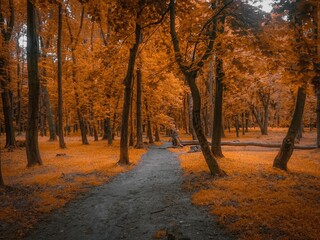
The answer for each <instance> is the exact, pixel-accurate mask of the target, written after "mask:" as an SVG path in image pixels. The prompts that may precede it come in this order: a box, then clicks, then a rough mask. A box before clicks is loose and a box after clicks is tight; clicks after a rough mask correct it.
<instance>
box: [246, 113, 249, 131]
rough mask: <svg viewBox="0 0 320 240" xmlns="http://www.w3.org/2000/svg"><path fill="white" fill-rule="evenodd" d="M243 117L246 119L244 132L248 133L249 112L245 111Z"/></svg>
mask: <svg viewBox="0 0 320 240" xmlns="http://www.w3.org/2000/svg"><path fill="white" fill-rule="evenodd" d="M245 117H246V132H249V130H248V127H249V112H247V111H246V113H245Z"/></svg>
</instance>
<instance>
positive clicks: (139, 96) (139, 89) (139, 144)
mask: <svg viewBox="0 0 320 240" xmlns="http://www.w3.org/2000/svg"><path fill="white" fill-rule="evenodd" d="M141 100H142V77H141V69H137V106H136V108H137V109H136V115H137V143H136V146H135V148H143V138H142V116H141V115H142V114H141Z"/></svg>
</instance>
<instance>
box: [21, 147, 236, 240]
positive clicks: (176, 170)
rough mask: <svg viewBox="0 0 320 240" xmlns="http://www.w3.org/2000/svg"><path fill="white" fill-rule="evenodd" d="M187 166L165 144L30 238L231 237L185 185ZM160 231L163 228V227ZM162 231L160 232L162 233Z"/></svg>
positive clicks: (152, 149)
mask: <svg viewBox="0 0 320 240" xmlns="http://www.w3.org/2000/svg"><path fill="white" fill-rule="evenodd" d="M182 181H183V177H182V170H181V169H180V167H179V162H178V159H177V157H176V155H175V154H174V153H171V152H169V151H168V150H167V149H166V148H165V145H164V146H161V147H150V148H149V150H148V152H147V153H146V154H145V155H144V156H143V159H142V160H141V162H140V164H139V165H138V166H137V167H136V168H135V169H134V170H132V171H130V172H127V173H123V174H120V175H118V176H117V177H115V178H114V179H113V180H112V181H111V182H109V183H107V184H105V185H103V186H100V187H96V188H94V189H93V190H92V191H91V193H90V194H89V195H88V196H87V197H85V198H82V199H78V200H76V201H74V202H72V203H71V204H69V205H68V207H66V208H65V209H63V210H61V211H58V212H56V213H55V214H53V216H52V217H50V218H49V219H47V221H45V222H43V223H41V224H39V225H38V227H37V229H36V230H35V231H34V232H32V233H31V234H29V235H28V236H27V237H26V239H36V240H38V239H46V240H49V239H54V240H57V239H95V240H96V239H106V240H112V239H115V240H119V239H130V240H134V239H137V240H138V239H139V240H144V239H145V240H148V239H154V237H155V233H156V232H158V231H159V230H163V231H160V232H161V233H163V232H164V233H166V234H164V235H163V238H160V239H180V240H183V239H184V240H187V239H191V240H206V239H232V238H231V237H230V236H228V234H227V233H225V232H224V231H223V230H222V229H221V227H220V226H219V225H218V224H216V223H215V222H213V220H212V217H210V216H209V215H208V214H207V213H206V211H205V209H202V208H197V207H195V206H193V205H192V204H191V202H190V195H189V193H187V192H185V191H184V190H183V189H182ZM160 232H158V233H160ZM159 235H160V236H161V234H159Z"/></svg>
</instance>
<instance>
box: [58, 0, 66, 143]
mask: <svg viewBox="0 0 320 240" xmlns="http://www.w3.org/2000/svg"><path fill="white" fill-rule="evenodd" d="M61 38H62V4H61V3H59V17H58V41H57V59H58V135H59V147H60V148H66V144H65V142H64V136H63V96H62V56H61V55H62V53H61V52H62V49H61V48H62V46H61V40H62V39H61Z"/></svg>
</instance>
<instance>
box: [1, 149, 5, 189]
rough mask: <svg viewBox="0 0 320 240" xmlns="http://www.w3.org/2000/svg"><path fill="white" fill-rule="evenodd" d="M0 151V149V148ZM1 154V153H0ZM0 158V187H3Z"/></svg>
mask: <svg viewBox="0 0 320 240" xmlns="http://www.w3.org/2000/svg"><path fill="white" fill-rule="evenodd" d="M0 151H1V150H0ZM0 154H1V153H0ZM1 160H2V159H1V158H0V188H1V187H4V181H3V177H2V168H1Z"/></svg>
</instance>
